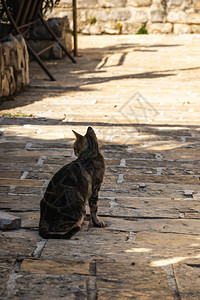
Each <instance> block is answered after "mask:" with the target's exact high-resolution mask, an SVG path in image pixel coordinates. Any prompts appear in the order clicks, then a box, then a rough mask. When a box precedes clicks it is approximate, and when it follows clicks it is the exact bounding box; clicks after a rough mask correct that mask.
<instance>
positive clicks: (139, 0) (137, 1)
mask: <svg viewBox="0 0 200 300" xmlns="http://www.w3.org/2000/svg"><path fill="white" fill-rule="evenodd" d="M127 4H128V5H130V6H134V7H143V6H150V5H151V4H152V0H128V3H127Z"/></svg>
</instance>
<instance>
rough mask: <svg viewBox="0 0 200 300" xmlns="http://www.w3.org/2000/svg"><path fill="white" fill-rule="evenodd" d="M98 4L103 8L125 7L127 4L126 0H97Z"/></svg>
mask: <svg viewBox="0 0 200 300" xmlns="http://www.w3.org/2000/svg"><path fill="white" fill-rule="evenodd" d="M98 4H99V6H100V7H103V8H108V7H109V8H111V7H125V6H126V4H127V0H114V1H112V0H98Z"/></svg>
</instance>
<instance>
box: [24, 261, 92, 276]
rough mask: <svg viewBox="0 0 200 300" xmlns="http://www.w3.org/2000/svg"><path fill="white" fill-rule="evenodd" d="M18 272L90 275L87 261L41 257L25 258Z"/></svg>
mask: <svg viewBox="0 0 200 300" xmlns="http://www.w3.org/2000/svg"><path fill="white" fill-rule="evenodd" d="M20 272H22V273H28V274H51V275H72V274H80V275H90V263H89V261H81V262H77V261H61V260H43V259H25V260H24V261H23V263H22V265H21V269H20Z"/></svg>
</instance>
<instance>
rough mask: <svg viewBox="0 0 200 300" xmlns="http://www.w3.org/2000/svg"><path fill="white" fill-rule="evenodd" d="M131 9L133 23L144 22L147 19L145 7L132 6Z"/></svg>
mask: <svg viewBox="0 0 200 300" xmlns="http://www.w3.org/2000/svg"><path fill="white" fill-rule="evenodd" d="M130 11H131V20H133V22H134V23H142V24H144V23H146V22H147V21H148V12H147V10H146V9H145V8H132V9H130Z"/></svg>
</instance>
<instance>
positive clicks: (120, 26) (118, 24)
mask: <svg viewBox="0 0 200 300" xmlns="http://www.w3.org/2000/svg"><path fill="white" fill-rule="evenodd" d="M122 27H123V25H122V23H120V22H118V23H117V28H118V29H119V33H120V34H121V33H122Z"/></svg>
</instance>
